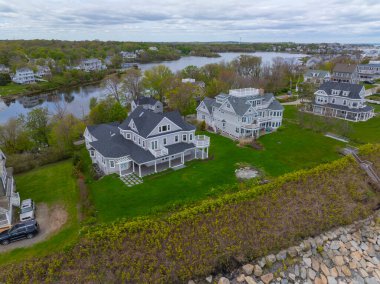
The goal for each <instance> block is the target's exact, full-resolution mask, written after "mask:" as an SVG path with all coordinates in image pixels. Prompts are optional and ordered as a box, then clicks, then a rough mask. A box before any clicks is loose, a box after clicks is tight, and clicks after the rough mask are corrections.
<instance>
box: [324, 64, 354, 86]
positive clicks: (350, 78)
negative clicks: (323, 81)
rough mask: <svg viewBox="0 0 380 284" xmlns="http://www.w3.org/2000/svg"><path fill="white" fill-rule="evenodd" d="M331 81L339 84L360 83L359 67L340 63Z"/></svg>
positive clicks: (334, 70)
mask: <svg viewBox="0 0 380 284" xmlns="http://www.w3.org/2000/svg"><path fill="white" fill-rule="evenodd" d="M331 81H333V82H338V83H351V84H358V83H359V73H358V65H356V64H343V63H338V64H336V65H335V67H334V69H333V73H332V76H331Z"/></svg>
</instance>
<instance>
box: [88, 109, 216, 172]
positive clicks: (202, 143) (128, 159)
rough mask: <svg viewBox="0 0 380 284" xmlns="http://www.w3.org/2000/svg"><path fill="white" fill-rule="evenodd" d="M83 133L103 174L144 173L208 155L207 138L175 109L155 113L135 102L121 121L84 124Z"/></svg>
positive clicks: (175, 165) (180, 164)
mask: <svg viewBox="0 0 380 284" xmlns="http://www.w3.org/2000/svg"><path fill="white" fill-rule="evenodd" d="M84 137H85V140H86V147H87V149H88V151H89V153H90V156H91V159H92V162H93V163H94V164H96V165H97V166H98V167H99V168H100V169H101V170H102V171H103V172H104V173H105V174H112V173H117V174H119V175H120V176H124V175H128V174H132V173H136V174H137V175H138V176H140V177H142V176H146V175H149V174H153V173H157V172H159V171H163V170H166V169H168V168H175V167H181V166H183V165H184V163H185V162H186V161H189V160H192V159H205V158H207V157H208V148H209V146H210V138H209V137H207V136H204V135H199V136H196V135H195V126H193V125H191V124H189V123H187V122H185V121H184V120H183V119H182V117H181V115H180V113H179V112H177V111H174V112H167V113H157V112H154V111H152V110H150V109H144V108H143V107H142V106H138V107H137V108H136V109H135V110H134V111H133V112H132V113H131V114H130V115H129V116H128V118H127V119H126V120H125V121H124V122H123V123H121V124H119V123H110V124H100V125H93V126H88V127H87V128H86V130H85V133H84Z"/></svg>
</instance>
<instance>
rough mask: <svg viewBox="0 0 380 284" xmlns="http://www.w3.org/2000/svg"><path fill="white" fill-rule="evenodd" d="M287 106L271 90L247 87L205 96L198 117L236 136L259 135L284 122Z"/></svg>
mask: <svg viewBox="0 0 380 284" xmlns="http://www.w3.org/2000/svg"><path fill="white" fill-rule="evenodd" d="M283 111H284V107H283V106H282V105H281V104H280V103H279V102H278V101H277V100H276V99H275V97H274V95H273V94H271V93H267V94H264V93H263V92H262V91H261V90H259V89H254V88H247V89H237V90H230V92H229V94H223V93H222V94H219V95H217V96H216V97H215V99H212V98H207V97H206V98H205V99H204V100H203V101H202V102H201V103H200V104H199V106H198V108H197V120H199V121H205V122H206V124H207V125H208V126H209V127H210V128H212V129H213V130H214V131H216V132H221V133H223V134H225V135H228V136H230V137H232V138H234V139H239V138H245V137H256V138H257V137H259V136H260V135H262V134H265V133H268V132H271V131H273V130H275V129H277V128H278V127H280V126H281V124H282V116H283Z"/></svg>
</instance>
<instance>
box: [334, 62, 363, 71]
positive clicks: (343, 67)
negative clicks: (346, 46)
mask: <svg viewBox="0 0 380 284" xmlns="http://www.w3.org/2000/svg"><path fill="white" fill-rule="evenodd" d="M357 67H358V65H356V64H344V63H338V64H336V65H335V67H334V69H333V72H339V73H354V72H355V71H356V70H357Z"/></svg>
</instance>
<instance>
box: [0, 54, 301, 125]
mask: <svg viewBox="0 0 380 284" xmlns="http://www.w3.org/2000/svg"><path fill="white" fill-rule="evenodd" d="M240 54H243V53H231V52H229V53H221V57H218V58H206V57H197V56H189V57H182V58H181V59H179V60H176V61H167V62H161V63H149V64H142V65H140V68H141V69H142V70H143V71H144V70H146V69H149V68H151V67H153V66H155V65H158V64H164V65H166V66H168V67H169V68H170V69H171V70H172V71H173V72H177V71H179V70H181V69H183V68H185V67H186V66H188V65H195V66H198V67H201V66H204V65H206V64H209V63H219V62H223V61H224V62H229V61H231V60H233V59H235V58H236V57H237V56H239V55H240ZM244 54H250V55H255V56H260V57H261V58H262V62H263V63H264V64H270V63H271V62H272V60H273V59H274V58H276V57H282V58H284V59H290V60H292V59H297V58H301V57H303V56H304V55H303V54H290V53H276V52H257V53H244ZM105 96H106V90H105V88H104V87H103V86H101V85H100V84H99V83H97V84H93V85H88V86H82V87H75V88H71V89H69V90H67V91H56V92H52V93H44V94H39V95H34V96H24V97H20V98H17V99H7V98H4V99H0V123H4V122H6V121H7V120H8V119H9V118H14V117H17V116H19V115H20V114H24V115H26V114H27V113H28V112H29V111H30V110H32V109H33V108H36V107H46V108H48V110H49V112H50V113H55V112H56V111H57V107H59V108H62V106H64V108H65V110H66V111H67V112H69V113H72V114H74V115H76V116H77V117H83V116H85V115H86V114H88V112H89V103H90V99H91V98H98V99H100V98H104V97H105Z"/></svg>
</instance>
